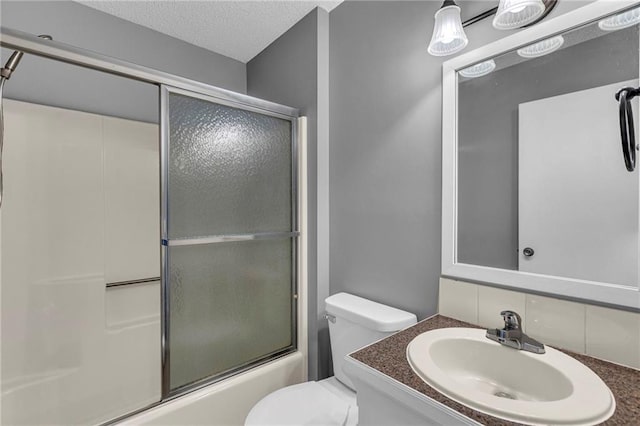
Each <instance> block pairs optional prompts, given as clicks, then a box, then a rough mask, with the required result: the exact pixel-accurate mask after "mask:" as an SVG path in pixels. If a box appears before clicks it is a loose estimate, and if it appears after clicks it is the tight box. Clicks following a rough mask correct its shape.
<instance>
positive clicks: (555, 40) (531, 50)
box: [518, 35, 564, 58]
mask: <svg viewBox="0 0 640 426" xmlns="http://www.w3.org/2000/svg"><path fill="white" fill-rule="evenodd" d="M563 44H564V37H562V36H561V35H558V36H555V37H551V38H548V39H546V40H542V41H539V42H537V43H534V44H530V45H529V46H526V47H523V48H522V49H518V55H520V56H522V57H523V58H537V57H539V56H544V55H548V54H549V53H551V52H555V51H556V50H558V49H560V47H562V45H563Z"/></svg>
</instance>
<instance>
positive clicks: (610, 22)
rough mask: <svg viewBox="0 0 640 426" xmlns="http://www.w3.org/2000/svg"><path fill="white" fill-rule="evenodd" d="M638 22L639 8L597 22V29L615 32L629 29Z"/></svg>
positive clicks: (639, 19)
mask: <svg viewBox="0 0 640 426" xmlns="http://www.w3.org/2000/svg"><path fill="white" fill-rule="evenodd" d="M638 22H640V8H635V9H631V10H627V11H626V12H622V13H618V14H617V15H613V16H611V17H609V18H605V19H603V20H601V21H600V22H598V27H600V29H601V30H603V31H616V30H621V29H623V28H628V27H631V26H633V25H635V24H637V23H638Z"/></svg>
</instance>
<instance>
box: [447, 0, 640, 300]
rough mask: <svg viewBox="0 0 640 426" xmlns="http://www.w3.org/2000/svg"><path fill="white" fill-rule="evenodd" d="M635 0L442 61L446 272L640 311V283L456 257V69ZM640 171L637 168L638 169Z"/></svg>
mask: <svg viewBox="0 0 640 426" xmlns="http://www.w3.org/2000/svg"><path fill="white" fill-rule="evenodd" d="M638 4H639V2H638V1H637V0H634V1H629V0H620V1H611V0H597V1H594V2H593V3H589V4H587V5H585V6H582V7H580V8H577V9H575V10H573V11H570V12H567V13H566V14H564V15H560V16H558V17H555V18H553V19H548V20H546V21H545V22H542V23H540V24H538V25H535V26H533V27H530V28H527V29H525V30H522V31H520V32H518V33H516V34H513V35H511V36H508V37H505V38H503V39H500V40H498V41H495V42H493V43H490V44H488V45H486V46H483V47H481V48H479V49H476V50H473V51H471V52H468V53H465V54H462V55H460V56H457V57H455V58H453V59H451V60H449V61H447V62H445V63H444V64H443V65H442V275H443V276H446V277H451V278H459V279H465V280H470V281H475V282H480V283H486V284H487V285H496V286H499V287H506V288H510V289H513V290H516V291H518V290H520V291H525V292H534V293H542V294H548V295H551V296H556V297H561V298H568V299H574V300H581V301H586V302H588V303H595V304H602V305H611V306H616V307H622V308H626V309H629V310H633V311H640V288H639V287H636V288H633V287H626V286H621V285H616V284H610V283H602V282H595V281H587V280H580V279H573V278H566V277H557V276H550V275H542V274H534V273H530V272H520V271H514V270H507V269H499V268H492V267H486V266H478V265H470V264H464V263H458V262H457V258H458V256H457V241H458V238H457V237H458V232H457V218H458V205H457V200H458V155H457V153H458V134H457V133H458V114H457V102H458V77H457V71H458V70H461V69H464V68H466V67H468V66H470V65H473V64H475V63H478V62H482V61H483V60H486V59H488V58H493V57H496V56H498V55H500V54H503V53H506V52H510V51H514V50H516V49H517V48H520V47H522V46H525V45H528V44H531V43H533V42H535V41H538V40H542V39H545V38H548V37H550V36H552V35H555V34H559V33H562V32H565V31H568V30H569V29H572V28H575V27H578V26H581V25H584V24H587V23H589V22H593V21H596V20H598V19H600V18H602V17H604V16H607V15H610V14H613V13H615V12H618V11H621V10H624V9H627V8H629V7H632V6H634V5H638ZM639 172H640V171H636V173H639Z"/></svg>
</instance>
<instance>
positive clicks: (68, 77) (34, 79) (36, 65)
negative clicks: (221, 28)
mask: <svg viewBox="0 0 640 426" xmlns="http://www.w3.org/2000/svg"><path fill="white" fill-rule="evenodd" d="M0 7H1V9H0V16H1V18H0V24H1V25H2V26H3V27H6V28H11V29H15V30H20V31H25V32H28V33H32V34H43V33H44V34H50V35H52V36H53V37H54V38H55V39H56V40H57V41H60V42H64V43H67V44H71V45H74V46H78V47H82V48H85V49H89V50H93V51H95V52H99V53H102V54H105V55H108V56H113V57H116V58H119V59H123V60H125V61H129V62H133V63H136V64H139V65H144V66H147V67H150V68H155V69H158V70H162V71H166V72H169V73H172V74H176V75H179V76H182V77H187V78H191V79H194V80H198V81H202V82H204V83H209V84H212V85H215V86H219V87H222V88H225V89H229V90H234V91H236V92H241V93H244V92H245V91H246V67H245V65H244V64H243V63H242V62H239V61H236V60H234V59H231V58H228V57H226V56H222V55H219V54H217V53H214V52H211V51H208V50H206V49H202V48H199V47H196V46H194V45H191V44H188V43H185V42H183V41H180V40H177V39H175V38H173V37H169V36H167V35H164V34H161V33H159V32H156V31H153V30H150V29H148V28H145V27H142V26H139V25H135V24H133V23H131V22H128V21H125V20H122V19H119V18H116V17H114V16H111V15H108V14H105V13H103V12H99V11H97V10H94V9H91V8H89V7H86V6H83V5H81V4H78V3H74V2H71V1H38V2H31V1H5V0H3V1H2V3H1V6H0ZM9 54H10V51H8V50H6V49H2V63H3V64H4V62H5V61H6V59H7V58H8V55H9ZM5 90H6V96H7V97H8V98H13V99H18V100H23V101H28V102H35V103H41V104H46V105H52V106H59V107H64V108H70V109H76V110H82V111H88V112H94V113H99V114H106V115H113V116H117V117H124V118H132V119H136V120H142V121H157V119H158V93H157V92H158V91H157V88H156V87H155V86H153V85H149V84H145V83H139V82H135V81H131V80H128V79H125V78H120V77H114V76H110V75H108V74H104V73H100V72H98V71H92V70H86V69H82V68H79V67H74V66H71V65H66V64H62V63H59V62H55V61H51V60H48V59H43V58H38V57H35V56H33V55H25V57H24V58H23V59H22V62H21V63H20V66H19V68H18V70H17V71H16V72H15V73H14V75H13V76H12V77H11V80H10V81H9V82H7V84H6V85H5Z"/></svg>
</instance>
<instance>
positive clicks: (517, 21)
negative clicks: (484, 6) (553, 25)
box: [493, 0, 545, 30]
mask: <svg viewBox="0 0 640 426" xmlns="http://www.w3.org/2000/svg"><path fill="white" fill-rule="evenodd" d="M544 11H545V6H544V3H543V2H542V0H500V3H499V4H498V10H497V11H496V16H495V17H494V18H493V27H494V28H496V29H498V30H511V29H514V28H520V27H522V26H524V25H527V24H530V23H531V22H534V21H535V20H536V19H538V18H539V17H540V16H542V14H543V13H544Z"/></svg>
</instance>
